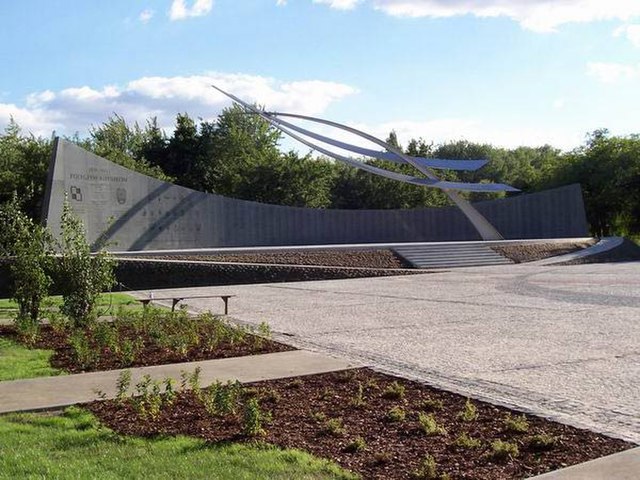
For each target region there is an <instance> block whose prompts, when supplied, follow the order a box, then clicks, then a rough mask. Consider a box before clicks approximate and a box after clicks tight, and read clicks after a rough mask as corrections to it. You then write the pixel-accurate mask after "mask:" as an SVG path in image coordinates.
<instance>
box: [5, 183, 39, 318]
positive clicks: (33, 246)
mask: <svg viewBox="0 0 640 480" xmlns="http://www.w3.org/2000/svg"><path fill="white" fill-rule="evenodd" d="M0 222H2V225H3V229H2V242H0V249H1V250H2V252H0V253H3V254H4V255H8V256H11V257H12V259H13V261H12V263H11V267H10V272H11V277H12V278H13V284H14V291H13V298H14V300H15V301H16V302H17V303H18V318H17V319H16V320H17V321H18V322H19V323H20V322H30V323H31V324H32V325H37V324H38V321H39V319H40V306H41V304H42V300H43V299H44V298H45V297H46V296H47V295H48V293H49V287H50V285H51V277H50V276H49V274H48V271H50V267H51V265H50V262H51V245H52V240H51V236H50V235H49V232H48V231H47V230H46V228H44V227H43V226H41V225H39V224H37V223H35V222H34V221H33V220H32V219H31V218H29V217H28V216H27V215H26V214H25V213H24V212H23V211H22V210H21V208H20V204H19V201H18V197H17V195H15V194H14V196H13V198H12V199H11V201H9V202H7V203H6V204H4V205H2V206H0Z"/></svg>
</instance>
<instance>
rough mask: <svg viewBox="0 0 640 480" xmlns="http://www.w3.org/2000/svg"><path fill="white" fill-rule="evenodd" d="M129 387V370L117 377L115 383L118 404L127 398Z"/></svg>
mask: <svg viewBox="0 0 640 480" xmlns="http://www.w3.org/2000/svg"><path fill="white" fill-rule="evenodd" d="M130 386H131V370H124V371H123V372H122V373H120V375H118V380H117V382H116V401H117V402H119V403H122V402H124V399H125V398H126V396H127V391H128V390H129V387H130Z"/></svg>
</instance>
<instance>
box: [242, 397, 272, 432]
mask: <svg viewBox="0 0 640 480" xmlns="http://www.w3.org/2000/svg"><path fill="white" fill-rule="evenodd" d="M263 419H264V415H263V413H262V412H261V411H260V405H259V404H258V400H257V399H256V398H250V399H249V401H248V402H247V403H246V405H245V408H244V421H243V428H242V431H243V432H244V434H245V435H246V436H248V437H256V436H258V435H264V434H265V433H266V432H265V430H264V428H262V421H263Z"/></svg>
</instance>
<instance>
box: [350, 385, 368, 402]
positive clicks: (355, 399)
mask: <svg viewBox="0 0 640 480" xmlns="http://www.w3.org/2000/svg"><path fill="white" fill-rule="evenodd" d="M350 404H351V406H352V407H354V408H362V407H364V406H365V405H366V404H367V402H366V401H365V399H364V387H363V386H362V383H360V382H358V391H357V392H356V394H355V396H354V397H353V398H352V399H351V402H350Z"/></svg>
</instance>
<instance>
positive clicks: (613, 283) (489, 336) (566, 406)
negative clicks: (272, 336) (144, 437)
mask: <svg viewBox="0 0 640 480" xmlns="http://www.w3.org/2000/svg"><path fill="white" fill-rule="evenodd" d="M222 290H224V291H225V292H227V293H229V291H230V290H233V291H232V292H230V293H234V294H237V297H236V298H234V302H233V303H232V304H231V305H230V315H231V316H233V317H235V318H237V319H240V320H241V321H246V322H250V323H253V324H258V323H260V322H262V321H266V322H268V323H269V324H270V325H271V327H272V328H273V330H274V331H275V332H279V333H280V334H281V339H284V340H285V341H287V342H289V343H291V344H293V345H296V346H299V347H306V348H311V349H314V350H316V351H321V352H325V353H327V352H328V353H332V354H336V355H340V356H343V357H345V358H349V359H351V360H354V361H360V362H363V363H366V364H372V365H374V366H376V367H377V368H379V369H381V370H384V371H389V372H391V373H396V374H399V375H401V376H404V377H407V378H416V379H419V380H421V381H425V382H427V383H430V384H433V385H435V386H438V387H440V388H444V389H447V390H451V391H457V392H459V393H462V394H464V395H470V396H472V397H475V398H478V399H484V400H488V401H491V402H494V403H498V404H502V405H506V406H509V407H514V408H517V409H520V410H523V411H527V412H530V413H534V414H537V415H542V416H545V417H547V418H551V419H554V420H557V421H561V422H564V423H568V424H571V425H574V426H579V427H584V428H589V429H591V430H594V431H598V432H601V433H605V434H608V435H612V436H615V437H619V438H623V439H626V440H630V441H634V442H639V443H640V401H639V399H640V263H639V262H636V263H625V264H592V265H577V266H553V267H547V266H528V265H526V264H521V265H516V266H497V267H483V268H464V269H456V270H453V271H449V272H441V273H426V274H423V275H411V276H402V277H383V278H363V279H349V280H332V281H322V282H301V283H289V284H284V283H281V284H268V285H244V286H235V287H228V286H226V287H209V288H195V289H181V290H164V291H162V295H163V296H164V295H166V294H168V293H177V292H182V293H184V294H199V295H203V294H206V293H211V294H215V293H217V292H220V291H222ZM160 295H161V294H160V293H156V296H160ZM216 301H218V299H211V300H206V299H199V300H191V301H187V302H186V303H187V304H188V305H189V306H190V307H192V308H193V309H194V310H206V309H209V308H215V302H216Z"/></svg>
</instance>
